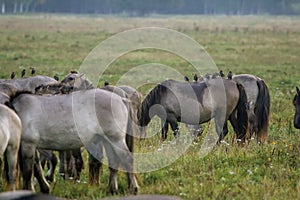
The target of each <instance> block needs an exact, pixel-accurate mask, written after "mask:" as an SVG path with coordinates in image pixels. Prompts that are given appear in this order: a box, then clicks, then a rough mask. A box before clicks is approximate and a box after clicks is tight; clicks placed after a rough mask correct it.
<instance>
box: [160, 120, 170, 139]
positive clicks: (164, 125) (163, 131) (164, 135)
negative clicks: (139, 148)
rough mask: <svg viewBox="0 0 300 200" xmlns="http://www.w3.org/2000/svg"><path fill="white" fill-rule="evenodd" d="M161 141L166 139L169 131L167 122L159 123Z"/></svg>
mask: <svg viewBox="0 0 300 200" xmlns="http://www.w3.org/2000/svg"><path fill="white" fill-rule="evenodd" d="M161 127H162V129H161V139H162V141H165V140H166V139H167V136H168V131H169V123H168V122H167V121H165V122H163V121H162V122H161Z"/></svg>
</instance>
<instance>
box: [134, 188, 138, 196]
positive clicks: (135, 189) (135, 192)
mask: <svg viewBox="0 0 300 200" xmlns="http://www.w3.org/2000/svg"><path fill="white" fill-rule="evenodd" d="M138 191H139V188H138V187H135V188H133V194H134V195H137V193H138Z"/></svg>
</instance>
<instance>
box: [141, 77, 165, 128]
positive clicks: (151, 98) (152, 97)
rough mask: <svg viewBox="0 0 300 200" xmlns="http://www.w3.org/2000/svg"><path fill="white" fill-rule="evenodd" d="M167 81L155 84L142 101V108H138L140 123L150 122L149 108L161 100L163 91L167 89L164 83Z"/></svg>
mask: <svg viewBox="0 0 300 200" xmlns="http://www.w3.org/2000/svg"><path fill="white" fill-rule="evenodd" d="M165 82H166V81H164V82H162V83H160V84H158V85H157V86H155V87H154V88H153V89H152V90H151V91H150V92H149V94H148V95H147V96H146V97H145V99H144V101H143V102H142V105H141V109H139V110H138V121H139V123H140V125H142V126H145V125H148V124H149V122H150V120H151V119H150V116H149V109H150V107H151V106H152V105H154V104H158V103H159V102H160V99H161V96H162V93H163V92H165V91H166V89H167V88H166V86H164V84H163V83H165Z"/></svg>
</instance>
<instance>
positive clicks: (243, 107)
mask: <svg viewBox="0 0 300 200" xmlns="http://www.w3.org/2000/svg"><path fill="white" fill-rule="evenodd" d="M237 88H238V90H239V93H240V97H239V101H238V104H237V131H238V134H237V139H241V140H242V141H243V142H244V141H245V139H246V133H247V128H248V112H247V95H246V92H245V89H244V87H243V86H242V85H241V84H239V83H237Z"/></svg>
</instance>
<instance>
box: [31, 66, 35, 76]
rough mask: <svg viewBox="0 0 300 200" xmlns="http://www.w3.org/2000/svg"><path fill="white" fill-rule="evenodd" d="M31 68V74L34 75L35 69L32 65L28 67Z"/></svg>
mask: <svg viewBox="0 0 300 200" xmlns="http://www.w3.org/2000/svg"><path fill="white" fill-rule="evenodd" d="M30 69H31V75H34V74H35V69H34V68H33V67H30Z"/></svg>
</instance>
